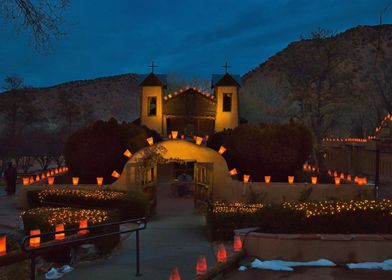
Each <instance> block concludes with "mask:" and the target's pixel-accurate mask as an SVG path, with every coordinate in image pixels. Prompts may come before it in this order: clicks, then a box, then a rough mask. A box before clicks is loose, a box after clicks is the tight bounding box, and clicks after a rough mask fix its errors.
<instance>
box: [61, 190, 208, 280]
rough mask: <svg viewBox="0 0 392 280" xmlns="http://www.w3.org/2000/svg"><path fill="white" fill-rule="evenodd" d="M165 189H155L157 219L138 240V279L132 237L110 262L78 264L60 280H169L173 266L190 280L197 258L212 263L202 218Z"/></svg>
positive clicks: (188, 203)
mask: <svg viewBox="0 0 392 280" xmlns="http://www.w3.org/2000/svg"><path fill="white" fill-rule="evenodd" d="M169 193H170V192H169V186H168V185H161V186H160V187H159V189H158V199H159V201H158V209H157V213H158V215H157V217H156V218H155V219H154V220H153V221H151V222H150V223H149V224H148V226H147V229H146V230H144V231H142V232H141V234H140V238H141V272H142V274H143V275H142V276H141V277H135V276H134V275H135V235H133V236H131V237H130V238H129V239H128V240H126V241H125V242H124V243H123V248H121V249H120V250H119V251H117V252H116V253H115V254H114V255H113V256H112V257H111V259H110V260H99V261H94V262H92V263H84V264H80V265H78V266H77V267H76V268H75V271H73V272H71V273H69V274H68V275H65V276H64V277H62V278H61V279H65V280H66V279H72V280H79V279H80V280H82V279H94V280H100V279H102V280H104V279H105V280H106V279H111V280H116V279H118V280H120V279H121V280H123V279H143V280H160V279H169V275H170V271H171V270H172V268H173V267H175V266H177V267H178V269H179V271H180V275H181V279H192V278H193V277H194V276H195V266H196V260H197V258H198V256H200V255H204V256H206V258H207V263H208V264H209V265H213V264H214V263H215V259H214V256H213V253H212V249H211V247H210V244H209V243H208V241H207V239H206V233H205V228H204V225H205V221H204V217H203V216H201V215H197V214H195V213H194V208H193V200H192V199H191V198H172V197H170V194H169Z"/></svg>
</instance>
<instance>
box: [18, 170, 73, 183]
mask: <svg viewBox="0 0 392 280" xmlns="http://www.w3.org/2000/svg"><path fill="white" fill-rule="evenodd" d="M67 172H68V167H67V166H62V167H59V168H56V169H52V170H48V171H46V172H42V173H40V174H38V173H37V174H35V175H32V176H29V177H23V178H22V183H23V186H25V187H27V186H28V185H31V184H34V183H38V182H40V181H43V180H45V179H47V180H48V184H49V182H51V181H52V182H54V177H55V176H57V175H61V174H65V173H67Z"/></svg>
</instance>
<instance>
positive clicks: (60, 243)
mask: <svg viewBox="0 0 392 280" xmlns="http://www.w3.org/2000/svg"><path fill="white" fill-rule="evenodd" d="M123 224H135V225H137V227H136V228H132V229H125V230H121V229H119V230H118V231H113V232H108V233H103V234H88V233H87V234H84V233H83V234H82V233H79V231H90V230H94V229H100V228H107V227H111V226H117V225H118V226H120V225H123ZM146 227H147V219H146V218H145V217H143V218H139V219H130V220H123V221H118V222H111V223H105V224H99V225H92V226H89V227H84V228H73V229H67V230H63V231H52V232H45V233H41V234H36V235H27V236H25V237H24V238H23V240H22V244H21V249H22V251H19V252H15V253H14V254H13V255H12V256H10V257H11V259H10V260H9V261H3V262H0V266H3V265H9V264H12V263H17V262H20V261H23V260H25V259H27V258H30V260H31V264H30V265H31V266H30V279H31V280H35V258H36V257H37V256H39V255H40V253H42V251H48V250H50V249H53V248H58V247H64V246H69V245H78V244H82V243H85V242H87V241H91V240H95V239H100V238H104V237H109V236H115V235H121V234H125V233H130V232H136V276H140V275H141V273H140V241H139V231H140V230H144V229H146ZM62 233H64V234H66V233H76V234H73V235H69V236H67V237H66V238H65V239H64V240H50V241H48V242H43V243H42V244H40V246H39V247H30V246H29V241H30V239H32V238H36V237H39V238H41V237H48V236H55V235H56V234H62ZM86 235H87V236H86ZM0 258H7V255H5V256H2V257H0Z"/></svg>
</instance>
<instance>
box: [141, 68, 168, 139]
mask: <svg viewBox="0 0 392 280" xmlns="http://www.w3.org/2000/svg"><path fill="white" fill-rule="evenodd" d="M150 67H151V68H152V71H151V73H150V74H147V75H144V76H142V77H141V79H140V82H139V87H140V106H141V108H140V124H141V125H145V126H147V127H148V128H150V129H153V130H155V131H156V132H158V133H159V134H161V135H162V134H163V116H162V102H163V91H164V89H166V75H159V74H155V73H154V67H157V66H155V65H154V63H152V65H151V66H150Z"/></svg>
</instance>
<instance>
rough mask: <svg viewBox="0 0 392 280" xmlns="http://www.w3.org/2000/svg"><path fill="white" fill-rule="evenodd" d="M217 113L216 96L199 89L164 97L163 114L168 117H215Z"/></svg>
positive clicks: (189, 89) (190, 89)
mask: <svg viewBox="0 0 392 280" xmlns="http://www.w3.org/2000/svg"><path fill="white" fill-rule="evenodd" d="M215 111H216V104H215V96H214V95H211V94H209V93H206V92H203V91H201V90H199V89H197V88H196V89H194V88H188V89H186V90H185V91H177V92H175V93H173V94H169V95H166V96H164V102H163V113H164V114H166V115H177V116H214V115H215Z"/></svg>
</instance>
